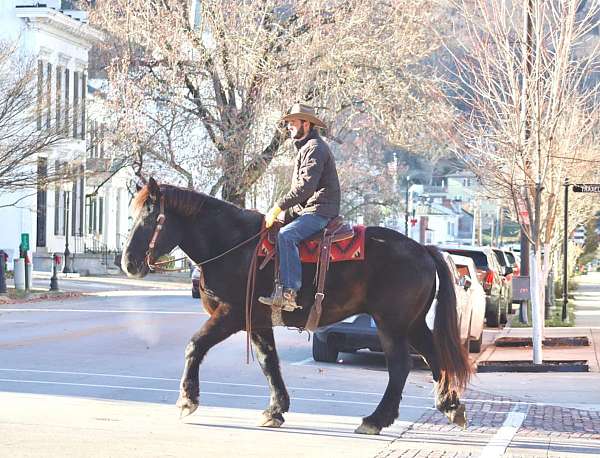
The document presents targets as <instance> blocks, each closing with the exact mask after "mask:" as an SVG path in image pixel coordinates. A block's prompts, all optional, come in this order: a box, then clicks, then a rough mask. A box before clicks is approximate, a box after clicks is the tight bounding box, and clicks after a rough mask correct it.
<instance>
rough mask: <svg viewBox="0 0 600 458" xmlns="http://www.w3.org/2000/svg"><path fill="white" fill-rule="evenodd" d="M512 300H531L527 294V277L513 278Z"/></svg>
mask: <svg viewBox="0 0 600 458" xmlns="http://www.w3.org/2000/svg"><path fill="white" fill-rule="evenodd" d="M512 287H513V297H512V298H513V300H514V301H528V300H529V299H531V293H530V292H529V277H513V279H512Z"/></svg>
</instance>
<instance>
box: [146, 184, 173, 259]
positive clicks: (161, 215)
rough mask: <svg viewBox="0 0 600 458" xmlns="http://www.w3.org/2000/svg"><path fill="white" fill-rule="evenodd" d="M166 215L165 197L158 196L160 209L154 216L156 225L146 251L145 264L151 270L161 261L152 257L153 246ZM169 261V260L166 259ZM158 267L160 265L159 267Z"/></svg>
mask: <svg viewBox="0 0 600 458" xmlns="http://www.w3.org/2000/svg"><path fill="white" fill-rule="evenodd" d="M166 220H167V217H166V215H165V197H164V196H160V211H159V212H158V217H157V218H156V227H155V228H154V233H153V234H152V238H151V239H150V243H149V244H148V251H146V264H147V266H148V268H149V269H150V270H151V271H154V270H156V268H157V267H159V265H160V264H161V263H158V264H157V263H156V262H155V259H154V248H155V247H156V242H157V240H158V236H159V235H160V231H162V228H163V226H164V224H165V221H166ZM168 262H171V261H168ZM159 268H160V267H159Z"/></svg>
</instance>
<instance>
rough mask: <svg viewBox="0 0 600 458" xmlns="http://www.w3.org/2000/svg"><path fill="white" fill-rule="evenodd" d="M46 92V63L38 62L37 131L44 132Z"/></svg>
mask: <svg viewBox="0 0 600 458" xmlns="http://www.w3.org/2000/svg"><path fill="white" fill-rule="evenodd" d="M43 92H44V63H43V62H42V61H41V60H38V74H37V113H36V114H37V129H38V130H42V94H43Z"/></svg>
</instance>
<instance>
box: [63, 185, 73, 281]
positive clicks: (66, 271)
mask: <svg viewBox="0 0 600 458" xmlns="http://www.w3.org/2000/svg"><path fill="white" fill-rule="evenodd" d="M64 256H65V265H64V266H63V273H64V274H70V273H71V261H70V260H69V258H70V256H71V252H70V251H69V191H65V252H64Z"/></svg>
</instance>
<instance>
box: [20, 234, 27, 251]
mask: <svg viewBox="0 0 600 458" xmlns="http://www.w3.org/2000/svg"><path fill="white" fill-rule="evenodd" d="M21 248H22V249H24V250H26V251H27V250H29V234H21Z"/></svg>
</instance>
